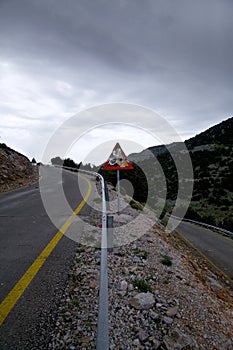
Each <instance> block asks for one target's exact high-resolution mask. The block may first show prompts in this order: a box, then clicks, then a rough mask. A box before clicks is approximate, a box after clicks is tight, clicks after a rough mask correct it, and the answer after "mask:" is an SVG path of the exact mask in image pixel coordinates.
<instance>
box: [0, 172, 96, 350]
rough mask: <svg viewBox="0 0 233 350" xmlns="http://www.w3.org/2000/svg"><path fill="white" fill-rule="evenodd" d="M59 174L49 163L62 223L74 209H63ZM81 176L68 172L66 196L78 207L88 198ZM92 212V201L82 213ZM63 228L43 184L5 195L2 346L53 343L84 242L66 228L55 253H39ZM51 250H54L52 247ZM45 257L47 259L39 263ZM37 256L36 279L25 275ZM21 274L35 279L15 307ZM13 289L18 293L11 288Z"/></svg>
mask: <svg viewBox="0 0 233 350" xmlns="http://www.w3.org/2000/svg"><path fill="white" fill-rule="evenodd" d="M56 174H57V170H56V169H54V168H52V167H45V168H44V174H43V178H42V179H41V188H42V191H44V193H49V197H50V199H51V200H52V203H54V208H51V210H52V216H53V215H56V214H57V217H58V218H59V220H60V223H61V226H62V225H63V224H64V223H65V222H66V221H67V219H68V217H69V213H68V212H67V213H66V212H63V213H61V212H60V210H61V209H62V206H60V203H59V202H58V201H59V199H60V198H59V193H58V192H59V191H58V188H59V186H60V185H61V183H58V182H57V183H56V181H57V177H56ZM77 179H78V177H77V174H76V175H75V174H73V173H68V172H66V173H64V175H63V178H62V186H63V188H64V192H65V196H66V199H67V201H68V203H69V204H70V206H71V207H72V209H75V208H76V207H77V206H78V205H79V204H80V203H81V202H82V201H83V196H84V195H83V196H82V195H81V194H80V191H79V185H78V183H77ZM48 180H49V181H48ZM80 181H81V182H80V183H79V184H80V186H81V187H82V193H83V194H84V193H87V191H88V183H87V181H86V180H85V179H83V178H82V179H81V180H80ZM50 184H51V186H50ZM55 203H56V206H55ZM88 213H89V207H88V205H85V206H84V207H83V208H82V209H81V211H80V213H79V214H80V215H88ZM52 216H51V217H52ZM57 234H58V228H57V227H55V226H54V224H53V223H52V222H51V220H50V218H49V217H48V215H47V212H46V211H45V209H44V205H43V203H42V200H41V195H40V190H39V188H38V186H31V187H28V188H25V189H21V190H18V191H14V192H11V193H7V194H2V195H0V302H1V305H0V320H2V321H3V324H2V326H0V349H1V350H11V349H12V350H22V349H27V350H29V349H46V348H47V343H48V341H49V330H50V329H51V327H53V318H54V312H55V311H56V306H57V305H58V302H59V298H60V297H61V295H62V293H63V290H64V287H65V285H66V280H67V275H68V272H69V269H70V265H71V263H72V257H73V256H74V253H75V249H76V248H77V245H78V244H77V243H76V242H74V241H73V240H71V239H69V238H67V237H66V236H63V235H62V234H61V233H60V236H62V238H61V239H60V237H59V239H60V240H59V239H58V241H59V242H58V243H54V244H53V245H54V246H52V248H51V247H50V250H51V253H50V255H49V257H48V258H47V259H45V258H44V257H42V258H41V259H39V258H38V256H39V255H40V254H41V252H43V250H44V248H45V247H47V246H48V243H49V242H50V241H51V239H52V238H53V237H57V236H56V235H57ZM47 249H48V248H47ZM45 255H48V251H47V252H46V254H45ZM38 259H39V260H38ZM43 259H44V260H45V263H44V264H43V265H42V267H41V268H39V266H40V263H41V261H42V260H43ZM33 262H36V263H35V266H36V267H35V268H36V269H38V272H37V273H36V275H35V277H34V278H33V279H32V281H30V276H26V277H25V279H24V280H22V276H23V275H24V274H25V272H26V271H27V270H28V268H30V266H32V264H33ZM29 275H30V274H29ZM19 280H20V281H22V283H25V281H26V283H28V281H29V285H28V287H27V288H26V289H25V291H24V292H23V294H22V295H21V296H20V298H19V299H18V301H17V302H16V304H15V305H14V307H13V308H12V309H11V303H12V298H13V299H14V298H16V299H17V298H18V294H19V293H20V288H18V289H17V288H16V289H13V288H14V286H15V285H16V283H17V282H18V281H19ZM12 289H13V291H14V293H13V296H11V294H9V293H10V292H11V291H12ZM4 303H5V304H4ZM13 303H14V300H13ZM3 305H4V307H3ZM1 307H2V308H1ZM8 309H11V310H10V312H9V314H8V315H6V314H4V313H5V312H6V310H7V312H8V311H9V310H8ZM0 323H1V322H0Z"/></svg>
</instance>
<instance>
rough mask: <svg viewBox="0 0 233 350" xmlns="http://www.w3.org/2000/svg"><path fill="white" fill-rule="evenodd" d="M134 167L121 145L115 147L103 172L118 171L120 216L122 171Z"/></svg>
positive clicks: (118, 210) (118, 209)
mask: <svg viewBox="0 0 233 350" xmlns="http://www.w3.org/2000/svg"><path fill="white" fill-rule="evenodd" d="M133 169H134V167H133V165H132V163H130V162H129V161H128V159H127V157H126V155H125V153H124V152H123V150H122V148H121V146H120V145H119V143H117V144H116V145H115V147H114V148H113V150H112V153H111V154H110V156H109V158H108V160H107V162H106V163H105V164H104V166H103V170H116V172H117V207H118V208H117V212H118V215H119V214H120V170H133Z"/></svg>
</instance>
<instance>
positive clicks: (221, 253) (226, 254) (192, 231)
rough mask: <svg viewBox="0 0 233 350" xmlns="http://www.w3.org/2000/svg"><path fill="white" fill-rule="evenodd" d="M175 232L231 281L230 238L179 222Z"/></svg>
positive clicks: (232, 242) (232, 249) (232, 255)
mask: <svg viewBox="0 0 233 350" xmlns="http://www.w3.org/2000/svg"><path fill="white" fill-rule="evenodd" d="M176 231H178V232H179V233H180V234H181V236H183V237H184V238H185V239H188V240H189V241H190V242H191V243H192V244H193V245H194V246H195V247H196V248H197V249H198V250H199V251H200V252H201V253H202V254H204V255H205V256H206V257H207V258H208V259H209V260H210V262H211V263H212V264H214V265H215V266H216V267H217V268H218V269H219V270H220V271H221V272H223V274H225V275H226V276H227V278H228V279H230V280H231V281H233V240H232V239H231V238H228V237H224V236H222V235H220V234H218V233H216V232H213V231H211V230H210V229H207V228H203V227H201V226H198V225H195V224H192V223H189V222H181V223H180V224H179V226H178V227H177V229H176Z"/></svg>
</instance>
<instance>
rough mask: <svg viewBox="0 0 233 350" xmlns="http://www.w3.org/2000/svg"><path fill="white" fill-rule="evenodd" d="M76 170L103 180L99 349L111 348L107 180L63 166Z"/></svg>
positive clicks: (97, 175)
mask: <svg viewBox="0 0 233 350" xmlns="http://www.w3.org/2000/svg"><path fill="white" fill-rule="evenodd" d="M62 168H64V169H67V170H71V171H74V172H80V173H83V174H87V175H90V176H95V177H97V178H98V179H100V181H101V189H102V237H101V262H100V286H99V309H98V326H97V341H96V349H97V350H109V327H108V260H107V258H108V257H107V251H108V240H107V205H106V191H105V181H104V178H103V176H102V175H100V174H98V173H96V172H94V171H87V170H82V169H77V168H70V167H62Z"/></svg>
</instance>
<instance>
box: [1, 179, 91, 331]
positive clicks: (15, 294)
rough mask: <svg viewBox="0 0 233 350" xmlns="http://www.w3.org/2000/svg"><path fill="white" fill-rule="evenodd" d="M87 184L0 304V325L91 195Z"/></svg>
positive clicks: (89, 184) (89, 185) (89, 186)
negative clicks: (46, 242)
mask: <svg viewBox="0 0 233 350" xmlns="http://www.w3.org/2000/svg"><path fill="white" fill-rule="evenodd" d="M84 179H85V180H86V181H87V183H88V190H87V193H86V195H85V197H84V199H83V200H82V202H81V203H80V204H79V205H78V207H77V208H76V209H75V210H74V212H73V213H72V215H71V216H70V217H69V218H68V220H67V221H66V222H65V223H64V225H63V226H62V227H61V228H60V230H59V231H58V232H57V233H56V235H55V236H54V237H53V238H52V239H51V241H50V242H49V243H48V245H47V246H46V247H45V249H44V250H43V251H42V253H40V255H39V256H38V257H37V259H36V260H35V261H34V262H33V263H32V265H31V266H30V267H29V269H28V270H27V271H26V272H25V274H24V275H23V276H22V277H21V279H20V280H19V281H18V282H17V283H16V285H15V286H14V288H13V289H12V290H11V291H10V292H9V294H8V295H7V296H6V298H5V299H4V300H3V302H2V303H1V304H0V325H2V323H3V322H4V320H5V319H6V317H7V316H8V314H9V313H10V311H11V310H12V308H13V307H14V305H15V304H16V302H17V301H18V300H19V298H20V297H21V295H22V294H23V293H24V291H25V289H26V288H27V287H28V286H29V284H30V283H31V281H32V280H33V278H34V277H35V276H36V274H37V272H38V271H39V269H40V268H41V267H42V265H43V264H44V263H45V261H46V259H47V258H48V257H49V255H50V254H51V253H52V251H53V249H54V248H55V247H56V245H57V244H58V242H59V241H60V239H61V238H62V236H63V235H64V234H65V232H66V231H67V230H68V228H69V227H70V225H71V224H72V221H73V219H74V217H75V216H76V215H77V214H78V213H79V212H80V211H81V209H82V208H83V206H84V205H85V203H86V202H87V200H88V198H89V197H90V194H91V188H92V186H91V183H90V181H89V180H88V179H86V178H84Z"/></svg>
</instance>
